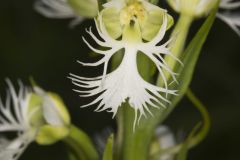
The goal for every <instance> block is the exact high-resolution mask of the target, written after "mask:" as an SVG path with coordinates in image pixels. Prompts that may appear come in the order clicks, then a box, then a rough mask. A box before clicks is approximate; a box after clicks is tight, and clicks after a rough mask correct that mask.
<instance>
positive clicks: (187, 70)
mask: <svg viewBox="0 0 240 160" xmlns="http://www.w3.org/2000/svg"><path fill="white" fill-rule="evenodd" d="M216 12H217V7H216V8H215V10H214V11H213V12H212V13H211V14H210V15H209V16H208V18H207V20H206V21H205V22H204V24H203V25H202V27H201V28H200V30H199V31H198V32H197V34H196V36H195V37H194V38H193V40H192V41H191V42H190V44H189V45H188V47H187V49H186V50H185V51H184V53H183V60H182V62H183V64H184V66H183V67H181V66H179V67H178V68H177V71H176V72H177V73H179V75H180V76H179V77H178V80H179V83H180V84H179V85H178V86H177V88H175V89H178V90H179V93H178V94H179V95H178V96H174V97H173V98H172V99H171V102H172V104H171V107H173V106H175V105H176V104H177V103H178V102H179V101H180V100H181V99H182V97H183V96H184V94H185V92H186V90H187V88H188V86H189V84H190V82H191V80H192V76H193V73H194V70H195V66H196V63H197V60H198V57H199V54H200V53H201V49H202V47H203V45H204V42H205V41H206V39H207V36H208V34H209V32H210V29H211V28H212V25H213V22H214V20H215V15H216Z"/></svg>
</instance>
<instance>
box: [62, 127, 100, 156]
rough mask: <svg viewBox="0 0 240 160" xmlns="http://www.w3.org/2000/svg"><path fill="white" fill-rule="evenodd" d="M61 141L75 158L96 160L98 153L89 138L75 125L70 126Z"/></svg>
mask: <svg viewBox="0 0 240 160" xmlns="http://www.w3.org/2000/svg"><path fill="white" fill-rule="evenodd" d="M63 142H64V143H65V144H66V146H67V147H68V148H69V151H70V152H71V153H72V154H71V156H74V157H75V158H76V159H77V160H98V153H97V151H96V149H95V148H94V146H93V143H92V142H91V140H90V138H89V137H88V135H87V134H85V133H84V132H83V131H81V130H79V129H78V128H77V127H76V126H74V125H71V126H70V133H69V135H68V137H66V138H65V139H63Z"/></svg>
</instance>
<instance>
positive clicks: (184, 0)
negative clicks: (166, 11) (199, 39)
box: [167, 0, 218, 18]
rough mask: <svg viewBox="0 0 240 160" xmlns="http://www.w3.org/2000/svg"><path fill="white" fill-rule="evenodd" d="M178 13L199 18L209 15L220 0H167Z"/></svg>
mask: <svg viewBox="0 0 240 160" xmlns="http://www.w3.org/2000/svg"><path fill="white" fill-rule="evenodd" d="M167 1H168V3H169V5H170V6H171V7H172V8H173V9H174V10H175V11H176V12H178V13H181V14H185V15H188V16H191V17H195V18H199V17H203V16H205V15H207V14H208V13H209V12H210V11H211V10H212V9H213V7H214V5H215V4H216V3H217V1H218V0H167Z"/></svg>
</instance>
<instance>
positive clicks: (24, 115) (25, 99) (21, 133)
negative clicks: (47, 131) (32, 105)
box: [0, 80, 38, 160]
mask: <svg viewBox="0 0 240 160" xmlns="http://www.w3.org/2000/svg"><path fill="white" fill-rule="evenodd" d="M7 83H8V86H9V90H8V94H7V97H6V102H5V104H3V102H2V100H1V101H0V112H1V116H0V133H2V132H16V133H17V138H15V139H14V140H12V141H10V140H7V139H2V140H1V141H0V143H1V144H0V148H1V149H0V150H1V151H0V158H1V159H4V160H15V159H18V157H19V156H20V155H21V154H22V153H23V151H24V150H25V149H26V147H27V146H28V144H29V143H31V142H32V141H34V137H35V134H36V130H34V129H32V128H31V124H30V121H29V119H31V116H33V115H34V113H35V112H37V110H35V109H34V110H32V111H31V113H29V112H28V109H29V108H28V106H29V105H28V104H29V100H30V91H29V90H28V89H27V88H25V87H24V86H23V85H22V84H20V88H19V93H18V94H17V93H16V91H15V90H14V88H13V85H12V84H11V82H10V81H9V80H8V81H7ZM11 104H12V106H11ZM37 108H38V107H36V109H37Z"/></svg>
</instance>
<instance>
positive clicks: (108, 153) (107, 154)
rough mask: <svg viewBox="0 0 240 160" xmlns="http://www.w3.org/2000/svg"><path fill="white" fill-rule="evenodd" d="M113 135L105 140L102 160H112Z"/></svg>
mask: <svg viewBox="0 0 240 160" xmlns="http://www.w3.org/2000/svg"><path fill="white" fill-rule="evenodd" d="M113 141H114V136H113V134H112V135H110V137H109V138H108V140H107V144H106V147H105V150H104V153H103V160H112V159H113Z"/></svg>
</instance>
